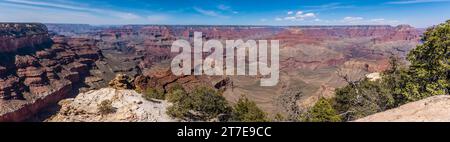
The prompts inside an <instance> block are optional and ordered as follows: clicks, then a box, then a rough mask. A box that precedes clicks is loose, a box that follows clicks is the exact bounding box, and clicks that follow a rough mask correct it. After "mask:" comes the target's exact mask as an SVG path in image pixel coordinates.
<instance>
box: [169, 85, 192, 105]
mask: <svg viewBox="0 0 450 142" xmlns="http://www.w3.org/2000/svg"><path fill="white" fill-rule="evenodd" d="M187 98H188V94H187V92H186V91H185V90H184V89H183V87H181V86H178V85H176V86H174V87H173V88H171V89H170V90H169V92H168V93H167V95H166V100H167V101H169V102H171V103H177V102H182V101H184V100H186V99H187Z"/></svg>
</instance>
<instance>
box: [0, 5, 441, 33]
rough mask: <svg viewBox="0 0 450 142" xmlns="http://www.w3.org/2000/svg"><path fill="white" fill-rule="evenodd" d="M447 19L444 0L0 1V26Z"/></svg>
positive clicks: (422, 23)
mask: <svg viewBox="0 0 450 142" xmlns="http://www.w3.org/2000/svg"><path fill="white" fill-rule="evenodd" d="M447 19H450V0H341V1H338V0H0V22H46V23H85V24H94V25H105V24H106V25H115V24H206V25H213V24H219V25H361V24H389V25H398V24H410V25H413V26H415V27H428V26H431V25H435V24H438V23H441V22H443V21H445V20H447Z"/></svg>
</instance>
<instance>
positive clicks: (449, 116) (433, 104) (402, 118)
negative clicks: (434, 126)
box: [356, 95, 450, 122]
mask: <svg viewBox="0 0 450 142" xmlns="http://www.w3.org/2000/svg"><path fill="white" fill-rule="evenodd" d="M449 121H450V96H449V95H441V96H433V97H429V98H426V99H423V100H420V101H417V102H411V103H408V104H405V105H403V106H400V107H398V108H394V109H391V110H387V111H385V112H380V113H376V114H373V115H370V116H367V117H365V118H361V119H358V120H356V122H449Z"/></svg>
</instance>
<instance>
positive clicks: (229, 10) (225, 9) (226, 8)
mask: <svg viewBox="0 0 450 142" xmlns="http://www.w3.org/2000/svg"><path fill="white" fill-rule="evenodd" d="M217 9H219V10H221V11H224V12H229V13H233V14H238V13H239V12H237V11H235V10H233V9H232V8H231V7H230V6H228V5H224V4H220V5H218V6H217Z"/></svg>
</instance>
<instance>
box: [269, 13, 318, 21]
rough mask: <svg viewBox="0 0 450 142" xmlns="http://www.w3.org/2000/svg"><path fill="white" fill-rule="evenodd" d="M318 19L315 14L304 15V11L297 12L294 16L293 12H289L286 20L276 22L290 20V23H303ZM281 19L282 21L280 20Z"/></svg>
mask: <svg viewBox="0 0 450 142" xmlns="http://www.w3.org/2000/svg"><path fill="white" fill-rule="evenodd" d="M314 18H316V14H314V13H311V12H309V13H304V12H303V11H297V12H296V13H295V15H294V12H293V11H289V12H287V16H286V17H284V18H279V19H278V18H277V19H275V20H277V21H281V20H288V21H303V20H308V19H314ZM280 19H281V20H280Z"/></svg>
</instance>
